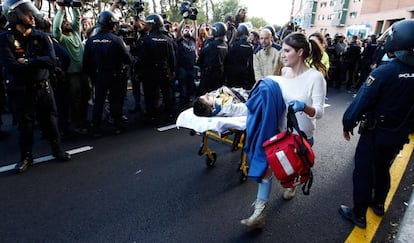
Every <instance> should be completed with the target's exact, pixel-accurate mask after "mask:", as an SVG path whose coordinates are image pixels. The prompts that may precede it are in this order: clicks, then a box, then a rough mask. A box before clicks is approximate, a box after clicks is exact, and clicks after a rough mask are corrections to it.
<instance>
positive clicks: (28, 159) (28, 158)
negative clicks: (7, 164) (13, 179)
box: [15, 152, 33, 173]
mask: <svg viewBox="0 0 414 243" xmlns="http://www.w3.org/2000/svg"><path fill="white" fill-rule="evenodd" d="M32 164H33V156H32V153H30V152H26V153H23V154H22V158H21V160H20V162H18V163H17V164H16V167H15V169H16V172H18V173H23V172H25V171H26V170H27V169H28V168H29V166H31V165H32Z"/></svg>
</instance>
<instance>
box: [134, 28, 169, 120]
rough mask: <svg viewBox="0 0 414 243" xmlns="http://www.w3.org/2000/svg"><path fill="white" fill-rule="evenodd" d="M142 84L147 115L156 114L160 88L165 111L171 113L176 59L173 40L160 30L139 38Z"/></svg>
mask: <svg viewBox="0 0 414 243" xmlns="http://www.w3.org/2000/svg"><path fill="white" fill-rule="evenodd" d="M140 46H141V47H142V49H141V52H140V59H141V61H142V84H143V88H144V100H145V107H146V112H147V116H148V117H149V118H150V119H153V118H156V116H157V115H158V114H157V112H158V101H159V91H160V90H161V93H162V98H163V103H164V107H165V113H166V114H168V115H172V113H173V105H174V100H173V93H172V81H171V78H172V75H173V73H174V72H175V67H176V60H175V49H174V41H173V40H172V39H171V38H170V37H168V36H167V35H165V34H163V33H162V32H160V31H154V32H151V33H149V34H148V35H146V36H143V37H142V38H141V44H140Z"/></svg>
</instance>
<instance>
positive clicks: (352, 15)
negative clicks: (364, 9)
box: [349, 12, 357, 19]
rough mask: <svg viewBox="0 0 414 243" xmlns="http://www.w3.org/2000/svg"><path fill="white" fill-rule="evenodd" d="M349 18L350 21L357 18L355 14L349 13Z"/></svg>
mask: <svg viewBox="0 0 414 243" xmlns="http://www.w3.org/2000/svg"><path fill="white" fill-rule="evenodd" d="M349 17H350V18H351V19H355V18H356V17H357V12H350V13H349Z"/></svg>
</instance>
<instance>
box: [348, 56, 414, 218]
mask: <svg viewBox="0 0 414 243" xmlns="http://www.w3.org/2000/svg"><path fill="white" fill-rule="evenodd" d="M413 94H414V67H413V66H409V65H406V64H404V63H402V62H400V61H399V60H397V59H395V60H392V61H391V62H389V63H388V64H386V65H381V66H380V67H379V68H377V69H375V70H374V71H373V72H371V74H370V76H369V77H368V79H367V81H366V82H365V83H364V84H363V85H362V86H361V88H360V90H359V91H358V94H357V96H356V98H355V99H354V100H353V102H352V103H351V104H350V105H349V107H348V108H347V110H346V111H345V113H344V116H343V121H342V122H343V129H344V132H350V131H352V130H353V128H354V127H355V126H356V125H357V123H358V122H359V121H361V123H360V129H359V130H360V131H359V132H360V134H361V136H360V138H359V141H358V145H357V148H356V152H355V168H354V173H353V183H354V194H353V196H354V212H355V214H356V215H357V216H358V217H364V216H365V213H366V210H367V208H368V206H369V205H370V204H371V203H372V204H382V205H383V204H384V202H385V199H386V197H387V194H388V191H389V188H390V173H389V168H390V166H391V163H392V161H393V159H394V158H395V156H396V155H397V154H398V152H399V151H400V149H401V148H402V146H403V144H404V143H407V142H408V134H409V131H410V128H412V121H413V119H414V112H413V108H414V107H413V104H414V96H413Z"/></svg>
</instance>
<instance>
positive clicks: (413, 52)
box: [384, 19, 414, 66]
mask: <svg viewBox="0 0 414 243" xmlns="http://www.w3.org/2000/svg"><path fill="white" fill-rule="evenodd" d="M384 34H385V35H386V39H385V45H384V47H385V51H386V52H394V54H395V56H396V57H397V58H398V59H399V60H400V61H402V62H404V63H407V64H409V65H413V66H414V19H407V20H401V21H398V22H396V23H394V24H393V25H392V26H391V28H390V30H388V31H386V33H384Z"/></svg>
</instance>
